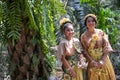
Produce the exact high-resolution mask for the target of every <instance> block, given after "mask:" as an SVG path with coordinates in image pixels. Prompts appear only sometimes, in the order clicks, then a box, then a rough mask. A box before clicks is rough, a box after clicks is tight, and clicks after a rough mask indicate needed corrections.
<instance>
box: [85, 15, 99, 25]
mask: <svg viewBox="0 0 120 80" xmlns="http://www.w3.org/2000/svg"><path fill="white" fill-rule="evenodd" d="M89 17H92V16H88V17H86V19H85V20H84V25H85V26H86V22H87V19H88V18H89ZM92 18H93V20H94V21H95V23H96V24H97V20H96V19H95V18H94V17H92Z"/></svg>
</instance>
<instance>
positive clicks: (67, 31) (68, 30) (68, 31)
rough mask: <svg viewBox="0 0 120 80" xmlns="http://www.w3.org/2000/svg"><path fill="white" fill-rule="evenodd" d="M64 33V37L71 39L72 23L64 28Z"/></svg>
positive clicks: (72, 33) (72, 32)
mask: <svg viewBox="0 0 120 80" xmlns="http://www.w3.org/2000/svg"><path fill="white" fill-rule="evenodd" d="M64 35H65V37H66V39H68V40H70V39H72V37H73V35H74V29H73V25H72V24H70V23H69V24H68V25H67V26H66V27H65V29H64Z"/></svg>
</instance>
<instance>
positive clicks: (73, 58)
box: [58, 38, 83, 80]
mask: <svg viewBox="0 0 120 80" xmlns="http://www.w3.org/2000/svg"><path fill="white" fill-rule="evenodd" d="M75 45H77V46H76V47H77V51H81V50H82V46H81V44H80V42H79V40H78V39H77V38H73V39H72V40H67V39H65V38H63V39H62V40H61V42H60V44H59V45H58V54H59V58H61V56H62V55H64V54H65V53H67V54H68V55H66V60H67V61H68V62H69V64H70V65H71V67H72V68H73V69H74V71H75V73H76V74H77V77H76V78H73V77H71V76H70V75H69V73H68V72H67V69H65V68H64V65H63V71H64V74H63V80H83V74H82V69H81V68H78V67H77V54H76V53H75V51H76V47H75ZM78 47H79V48H78ZM69 54H72V55H69Z"/></svg>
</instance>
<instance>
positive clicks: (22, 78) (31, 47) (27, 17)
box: [0, 0, 65, 80]
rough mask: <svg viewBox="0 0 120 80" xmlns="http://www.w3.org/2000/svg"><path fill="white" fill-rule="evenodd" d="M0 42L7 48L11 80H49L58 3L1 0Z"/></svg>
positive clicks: (59, 4)
mask: <svg viewBox="0 0 120 80" xmlns="http://www.w3.org/2000/svg"><path fill="white" fill-rule="evenodd" d="M0 3H1V6H2V7H1V8H2V19H0V21H1V25H0V26H1V31H0V34H1V35H0V37H1V39H0V41H1V42H2V44H4V45H7V50H8V54H9V69H8V70H9V75H10V77H11V80H26V79H29V80H47V79H48V77H49V74H50V72H51V71H52V69H53V64H54V61H55V59H54V56H52V55H51V53H50V51H49V47H50V46H52V45H55V44H56V43H55V35H54V20H56V18H57V17H58V16H59V15H60V14H63V13H64V12H65V11H64V10H63V9H62V10H61V7H63V6H62V4H61V3H60V2H59V1H58V0H35V1H34V0H1V1H0Z"/></svg>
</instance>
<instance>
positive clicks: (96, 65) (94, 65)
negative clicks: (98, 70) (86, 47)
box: [90, 60, 98, 67]
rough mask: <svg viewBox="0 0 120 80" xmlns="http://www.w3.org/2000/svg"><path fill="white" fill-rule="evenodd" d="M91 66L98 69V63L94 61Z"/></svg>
mask: <svg viewBox="0 0 120 80" xmlns="http://www.w3.org/2000/svg"><path fill="white" fill-rule="evenodd" d="M90 65H91V66H92V67H98V64H97V62H96V61H94V60H92V61H91V62H90Z"/></svg>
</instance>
